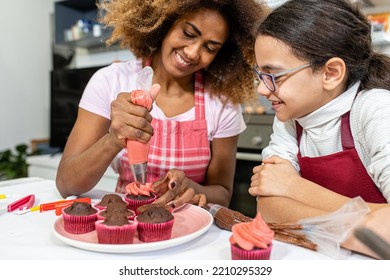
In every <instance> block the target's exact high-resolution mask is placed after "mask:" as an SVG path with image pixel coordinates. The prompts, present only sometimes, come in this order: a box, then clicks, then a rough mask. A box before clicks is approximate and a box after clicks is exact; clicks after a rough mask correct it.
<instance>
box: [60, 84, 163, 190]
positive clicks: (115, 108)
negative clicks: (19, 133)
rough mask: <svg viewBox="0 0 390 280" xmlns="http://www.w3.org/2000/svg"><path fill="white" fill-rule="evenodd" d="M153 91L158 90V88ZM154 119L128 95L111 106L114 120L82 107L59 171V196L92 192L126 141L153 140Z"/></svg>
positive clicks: (125, 94)
mask: <svg viewBox="0 0 390 280" xmlns="http://www.w3.org/2000/svg"><path fill="white" fill-rule="evenodd" d="M152 90H155V91H158V90H159V86H155V87H153V88H152ZM151 120H152V117H151V116H150V114H149V113H148V111H147V109H146V108H144V107H142V106H137V105H133V104H131V102H130V94H129V93H120V94H119V95H118V97H117V99H116V100H114V101H113V102H112V103H111V121H110V120H109V119H106V118H103V117H101V116H99V115H97V114H94V113H91V112H88V111H86V110H84V109H81V108H80V109H79V112H78V116H77V120H76V123H75V125H74V127H73V129H72V131H71V133H70V135H69V138H68V141H67V143H66V147H65V150H64V153H63V155H62V158H61V161H60V164H59V167H58V171H57V178H56V184H57V188H58V190H59V192H60V194H61V195H62V196H63V197H66V196H69V195H79V194H82V193H85V192H87V191H89V190H91V189H92V188H93V187H94V186H95V185H96V184H97V183H98V182H99V180H100V178H101V177H102V176H103V174H104V172H105V171H106V169H107V167H108V166H109V165H110V163H111V162H112V160H113V159H114V158H115V156H116V155H117V154H118V153H119V152H120V151H121V150H122V149H123V148H124V147H126V139H137V140H138V141H142V142H146V141H149V140H150V137H151V135H152V134H153V128H152V126H151V124H150V122H151Z"/></svg>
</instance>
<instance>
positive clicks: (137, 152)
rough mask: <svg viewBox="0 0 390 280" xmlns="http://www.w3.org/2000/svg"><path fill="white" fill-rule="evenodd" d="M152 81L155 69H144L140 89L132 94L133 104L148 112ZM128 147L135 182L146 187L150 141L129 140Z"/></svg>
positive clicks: (140, 76) (139, 83)
mask: <svg viewBox="0 0 390 280" xmlns="http://www.w3.org/2000/svg"><path fill="white" fill-rule="evenodd" d="M152 80H153V69H152V68H151V67H150V66H146V67H144V68H143V69H142V70H141V72H140V73H139V74H138V79H137V84H138V87H139V88H140V89H139V90H133V91H132V92H131V102H132V103H133V104H136V105H140V106H143V107H145V108H146V109H148V111H150V110H151V109H152V104H153V101H154V100H153V98H152V96H151V94H150V88H151V87H152ZM154 98H155V97H154ZM126 146H127V157H128V160H129V164H130V169H131V172H132V174H133V177H134V180H135V181H136V182H138V183H140V184H142V185H145V184H146V173H147V171H146V170H147V161H148V155H149V148H150V141H149V142H148V143H141V142H139V141H137V140H130V139H127V140H126Z"/></svg>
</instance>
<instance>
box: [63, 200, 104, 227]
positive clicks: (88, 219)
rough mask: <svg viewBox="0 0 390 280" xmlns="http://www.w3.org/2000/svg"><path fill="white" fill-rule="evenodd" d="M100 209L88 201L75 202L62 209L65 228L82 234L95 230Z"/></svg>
mask: <svg viewBox="0 0 390 280" xmlns="http://www.w3.org/2000/svg"><path fill="white" fill-rule="evenodd" d="M97 212H98V210H97V209H96V208H94V207H93V206H92V205H91V204H89V203H86V202H73V203H72V204H71V205H70V206H68V207H66V208H63V209H62V217H63V219H64V229H65V230H66V231H67V232H69V233H73V234H82V233H87V232H91V231H93V230H95V222H96V220H97Z"/></svg>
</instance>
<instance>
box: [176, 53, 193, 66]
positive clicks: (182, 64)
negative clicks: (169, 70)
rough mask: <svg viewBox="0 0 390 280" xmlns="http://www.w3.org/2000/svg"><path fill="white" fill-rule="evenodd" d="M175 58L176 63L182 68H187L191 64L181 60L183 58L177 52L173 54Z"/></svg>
mask: <svg viewBox="0 0 390 280" xmlns="http://www.w3.org/2000/svg"><path fill="white" fill-rule="evenodd" d="M175 58H176V61H177V62H178V63H179V64H180V65H181V66H183V67H188V66H190V65H191V63H189V62H187V61H185V60H184V59H183V57H182V56H181V55H180V54H179V53H177V52H176V53H175Z"/></svg>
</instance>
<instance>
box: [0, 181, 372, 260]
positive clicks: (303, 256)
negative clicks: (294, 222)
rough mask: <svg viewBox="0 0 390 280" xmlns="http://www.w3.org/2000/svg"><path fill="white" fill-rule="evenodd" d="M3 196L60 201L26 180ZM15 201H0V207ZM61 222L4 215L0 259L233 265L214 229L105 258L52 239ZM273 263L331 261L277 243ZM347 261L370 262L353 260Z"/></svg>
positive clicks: (9, 185) (6, 185) (6, 187)
mask: <svg viewBox="0 0 390 280" xmlns="http://www.w3.org/2000/svg"><path fill="white" fill-rule="evenodd" d="M0 193H1V194H19V195H23V196H24V195H28V194H35V196H36V203H35V205H39V204H40V203H47V202H53V201H56V200H61V199H62V198H61V197H60V195H59V193H58V192H57V189H56V187H55V184H54V181H52V180H44V179H41V178H31V177H30V178H24V179H17V180H10V181H3V182H0ZM105 193H106V192H104V191H101V190H94V191H91V192H90V193H88V194H86V195H85V196H88V197H91V198H92V199H100V198H101V197H102V196H103V195H104V194H105ZM14 200H16V198H7V199H1V200H0V207H2V206H5V205H7V204H8V203H10V202H12V201H14ZM58 218H59V217H58V216H56V215H55V213H54V211H47V212H39V211H37V212H31V213H27V214H24V215H16V214H14V213H6V214H3V215H1V216H0V229H1V230H0V248H1V250H0V259H4V260H53V259H54V260H81V259H85V260H98V259H106V260H107V259H109V260H115V259H122V260H123V258H125V259H126V260H130V259H134V260H146V259H176V260H190V259H191V260H205V259H210V260H229V259H230V245H229V241H228V238H229V236H230V235H231V232H229V231H226V230H221V229H220V228H218V227H217V226H215V225H212V226H211V227H210V228H209V230H208V231H207V232H205V233H204V234H202V235H201V236H199V237H196V238H195V239H193V240H190V241H188V242H186V243H183V244H181V245H177V246H174V247H171V248H166V249H160V250H156V251H149V252H139V253H101V252H95V251H91V250H84V249H80V248H77V247H72V246H70V245H68V244H66V243H64V242H63V241H62V240H60V239H58V238H57V237H56V236H55V235H54V232H53V231H54V223H55V221H56V220H57V219H58ZM271 259H272V260H282V259H290V260H309V259H310V260H329V259H330V258H329V257H327V256H325V255H323V254H321V253H318V252H314V251H311V250H308V249H305V248H301V247H298V246H294V245H291V244H286V243H282V242H278V241H274V245H273V250H272V254H271ZM349 259H359V260H364V259H370V258H368V257H365V256H362V255H359V254H352V255H351V256H350V257H349Z"/></svg>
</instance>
